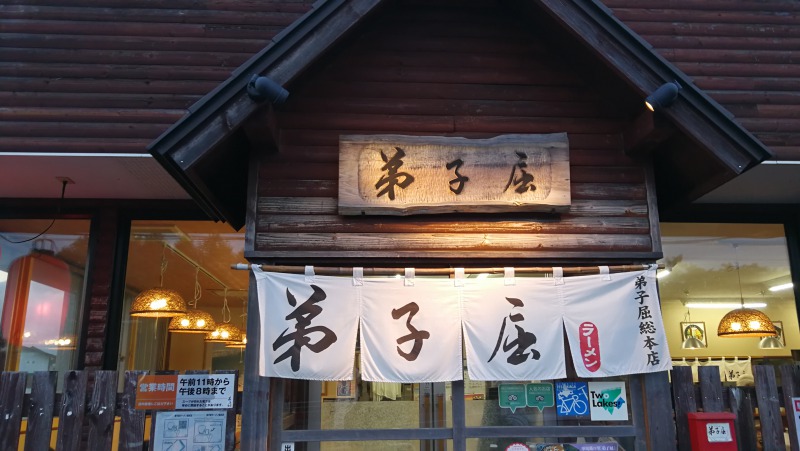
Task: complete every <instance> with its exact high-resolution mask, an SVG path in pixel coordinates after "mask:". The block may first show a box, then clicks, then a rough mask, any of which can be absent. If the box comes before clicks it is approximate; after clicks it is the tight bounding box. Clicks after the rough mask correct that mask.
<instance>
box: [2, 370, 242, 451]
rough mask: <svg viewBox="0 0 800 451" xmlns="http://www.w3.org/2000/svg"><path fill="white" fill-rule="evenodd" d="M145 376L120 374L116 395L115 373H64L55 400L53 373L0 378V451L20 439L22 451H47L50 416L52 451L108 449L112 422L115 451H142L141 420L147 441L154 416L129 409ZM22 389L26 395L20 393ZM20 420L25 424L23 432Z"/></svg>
mask: <svg viewBox="0 0 800 451" xmlns="http://www.w3.org/2000/svg"><path fill="white" fill-rule="evenodd" d="M145 374H147V372H146V371H126V372H125V385H124V390H123V391H122V393H120V394H117V383H118V379H117V372H116V371H92V372H87V371H68V372H66V373H65V374H64V385H63V390H62V393H61V394H60V395H57V394H56V379H57V376H58V374H57V373H56V372H55V371H42V372H35V373H21V372H3V373H0V451H16V450H18V449H19V447H20V437H22V436H24V444H23V446H24V448H23V449H24V450H25V451H41V450H49V449H53V447H52V446H51V442H52V439H51V437H52V433H53V418H54V415H56V416H57V418H58V428H57V433H56V438H55V449H56V450H59V451H61V450H63V451H73V450H74V451H78V450H89V451H101V450H110V449H112V445H113V439H114V431H115V428H117V425H116V423H117V422H118V423H119V426H118V431H119V436H118V444H117V448H116V449H118V450H125V451H142V450H143V449H147V447H146V442H145V425H146V424H147V422H146V416H147V415H148V414H149V415H150V416H151V419H152V421H150V436H153V430H154V428H155V424H156V421H155V419H156V417H157V415H158V412H157V411H152V412H151V411H145V410H137V409H136V408H135V404H136V386H137V381H138V380H139V377H140V376H143V375H145ZM158 374H175V373H174V372H165V373H158ZM191 374H208V372H191ZM216 374H234V375H235V376H234V380H235V379H236V378H237V377H238V374H237V372H236V371H218V372H216ZM90 378H91V380H90ZM235 386H236V383H234V387H235ZM28 387H30V393H28V394H26V391H27V388H28ZM89 390H90V391H91V393H88V391H89ZM87 393H88V394H87ZM237 401H238V400H236V398H234V406H233V408H232V409H226V410H227V421H226V431H225V449H226V450H233V449H234V446H235V427H236V411H237V409H236V408H237V404H238V402H237ZM23 418H25V419H26V424H25V427H24V428H23V427H22V425H23ZM23 430H24V432H23Z"/></svg>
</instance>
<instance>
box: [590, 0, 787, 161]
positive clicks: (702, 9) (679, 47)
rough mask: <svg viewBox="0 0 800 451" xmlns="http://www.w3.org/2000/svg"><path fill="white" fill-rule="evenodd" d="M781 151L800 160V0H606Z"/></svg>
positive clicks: (783, 155)
mask: <svg viewBox="0 0 800 451" xmlns="http://www.w3.org/2000/svg"><path fill="white" fill-rule="evenodd" d="M603 3H604V4H606V5H607V6H608V7H609V8H611V10H612V11H613V13H614V14H615V15H616V16H617V17H618V18H619V19H620V20H622V21H623V22H624V23H625V24H626V25H628V26H629V27H631V28H632V29H633V30H634V31H635V32H637V33H638V34H640V35H641V36H642V37H643V38H644V39H645V40H646V41H647V42H649V43H650V44H652V45H653V47H654V48H655V49H656V51H657V52H658V53H660V54H661V55H663V56H664V57H665V58H666V59H667V60H669V61H670V62H671V63H673V64H675V65H676V66H677V67H678V68H680V69H681V70H682V71H684V72H685V73H686V74H687V75H689V76H690V77H692V79H693V80H694V82H695V84H696V85H697V86H698V87H699V88H701V89H703V90H704V91H705V92H706V93H708V94H709V95H710V96H711V97H712V98H713V99H714V100H716V101H718V102H719V103H720V104H721V105H722V106H724V107H725V108H727V109H728V110H729V111H730V112H731V113H733V114H734V115H735V116H736V119H737V120H738V121H739V123H740V124H741V125H743V126H744V127H745V128H747V129H748V130H749V131H751V132H752V133H753V134H754V135H755V136H756V137H758V138H759V139H760V140H761V141H762V142H763V143H764V144H766V145H767V146H768V147H769V148H770V149H772V150H773V151H774V152H775V159H776V160H792V161H800V113H798V111H800V92H799V91H798V89H797V87H798V86H800V53H798V49H800V4H799V3H798V2H796V1H791V0H763V1H762V0H737V1H735V2H729V1H719V0H715V1H707V0H676V1H670V2H663V1H658V0H644V1H643V0H603Z"/></svg>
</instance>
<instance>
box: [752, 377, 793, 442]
mask: <svg viewBox="0 0 800 451" xmlns="http://www.w3.org/2000/svg"><path fill="white" fill-rule="evenodd" d="M753 378H754V379H755V383H756V399H757V401H758V419H759V421H760V422H761V441H762V444H763V446H764V451H785V450H786V442H785V440H784V437H783V420H782V419H781V411H780V401H779V400H778V386H777V385H776V382H775V368H774V367H772V366H769V365H753Z"/></svg>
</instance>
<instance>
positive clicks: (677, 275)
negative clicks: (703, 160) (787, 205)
mask: <svg viewBox="0 0 800 451" xmlns="http://www.w3.org/2000/svg"><path fill="white" fill-rule="evenodd" d="M662 235H663V237H662V241H663V245H664V258H663V259H662V260H661V261H660V262H661V263H663V264H664V265H665V266H666V268H667V269H670V271H671V273H670V274H669V275H668V276H666V277H663V278H661V279H659V294H660V298H661V301H662V302H663V303H665V304H667V305H677V304H685V303H686V302H715V301H716V302H720V301H724V302H734V303H736V302H740V300H741V298H740V293H741V296H742V297H743V298H744V301H745V302H766V303H767V304H770V303H775V302H792V303H794V294H793V291H792V290H783V291H776V292H773V291H770V290H769V288H770V287H772V286H775V285H779V284H783V283H787V282H790V281H791V279H790V273H789V257H788V254H787V250H786V240H785V238H784V231H783V227H782V226H781V225H775V224H758V225H754V224H681V223H667V224H662Z"/></svg>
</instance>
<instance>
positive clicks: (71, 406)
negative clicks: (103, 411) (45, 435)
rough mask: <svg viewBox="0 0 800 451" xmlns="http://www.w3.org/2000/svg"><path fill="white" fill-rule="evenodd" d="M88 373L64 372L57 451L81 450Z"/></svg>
mask: <svg viewBox="0 0 800 451" xmlns="http://www.w3.org/2000/svg"><path fill="white" fill-rule="evenodd" d="M88 375H89V374H88V373H87V372H85V371H67V372H66V373H65V374H64V391H63V394H62V395H61V408H60V409H59V414H58V435H57V438H56V449H58V450H59V451H61V450H63V451H79V450H81V431H82V428H83V417H84V414H85V411H86V382H87V379H88Z"/></svg>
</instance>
